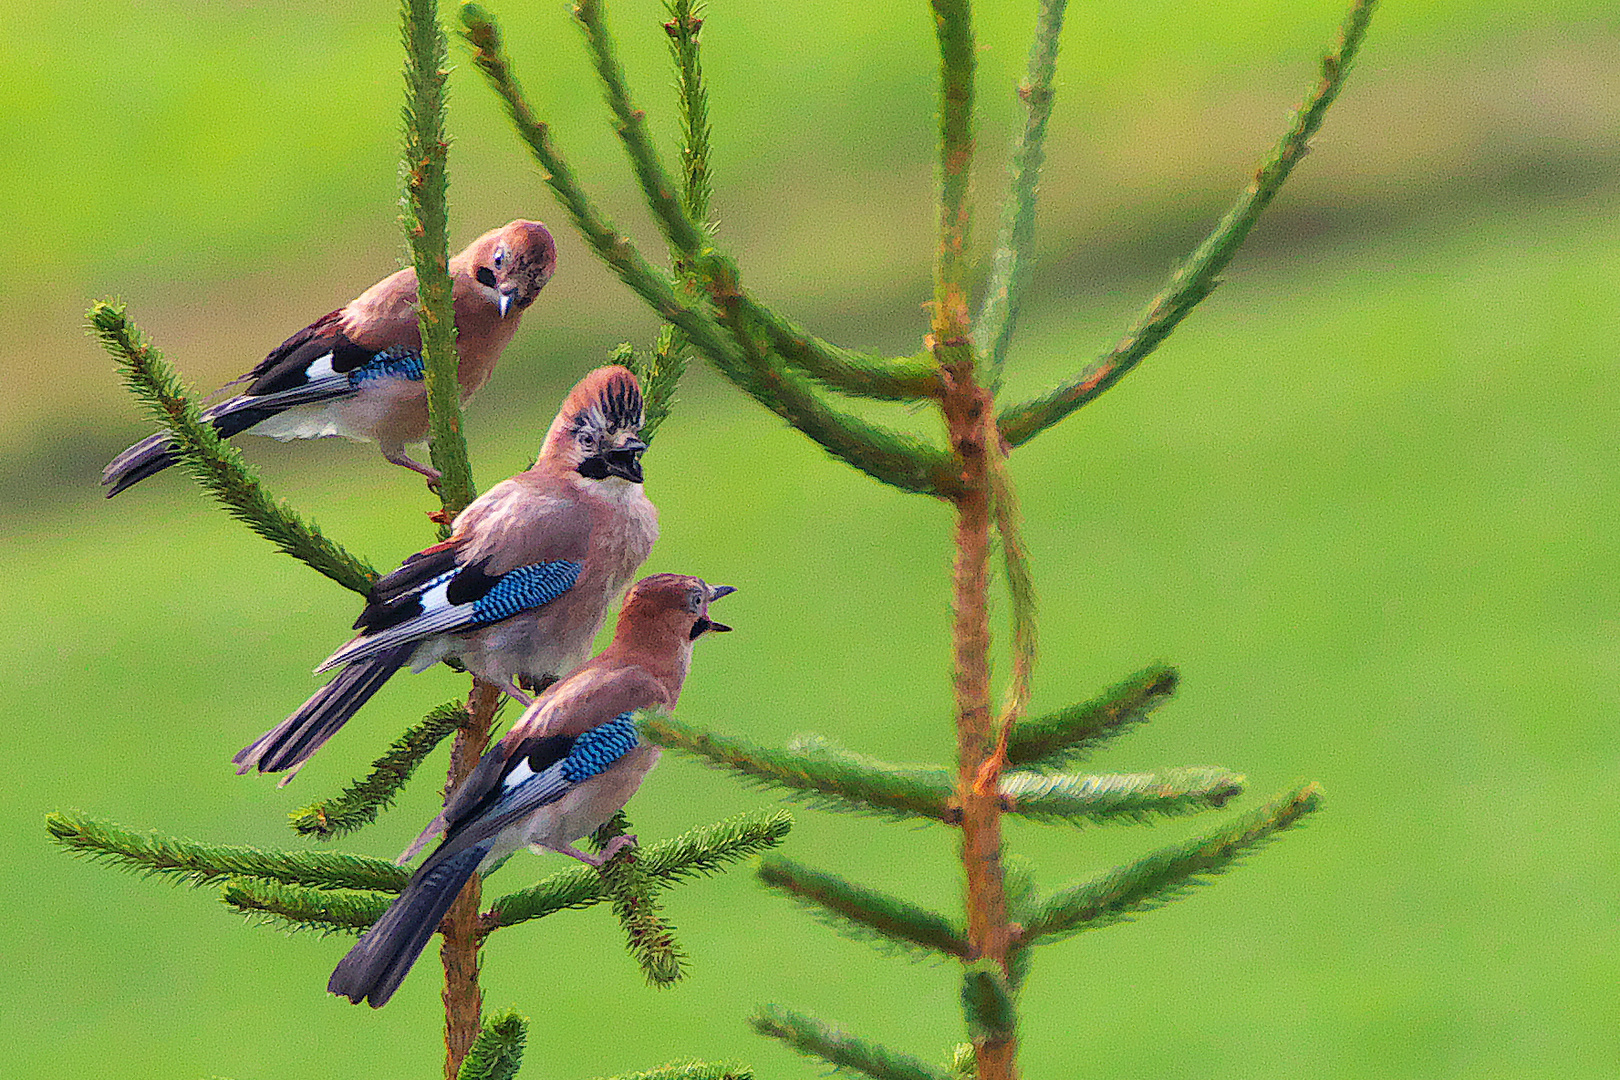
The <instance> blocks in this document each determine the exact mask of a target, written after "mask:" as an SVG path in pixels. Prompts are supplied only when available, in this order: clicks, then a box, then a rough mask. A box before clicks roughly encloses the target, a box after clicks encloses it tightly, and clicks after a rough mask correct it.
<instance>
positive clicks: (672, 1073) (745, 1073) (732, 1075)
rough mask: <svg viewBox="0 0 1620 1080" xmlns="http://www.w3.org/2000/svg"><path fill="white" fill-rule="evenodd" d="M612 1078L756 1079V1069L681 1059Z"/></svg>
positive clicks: (641, 1079) (622, 1079)
mask: <svg viewBox="0 0 1620 1080" xmlns="http://www.w3.org/2000/svg"><path fill="white" fill-rule="evenodd" d="M612 1080H754V1070H753V1069H751V1068H749V1067H748V1066H747V1065H736V1064H731V1063H726V1062H721V1063H718V1064H711V1063H710V1062H707V1061H681V1062H676V1063H675V1064H673V1065H660V1066H659V1067H658V1068H656V1069H648V1070H646V1071H645V1072H634V1073H622V1074H620V1075H619V1076H615V1077H613V1078H612Z"/></svg>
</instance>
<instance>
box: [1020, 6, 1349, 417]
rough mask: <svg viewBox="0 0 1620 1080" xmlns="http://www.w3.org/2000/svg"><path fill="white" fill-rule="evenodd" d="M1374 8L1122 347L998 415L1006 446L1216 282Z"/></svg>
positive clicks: (1154, 342)
mask: <svg viewBox="0 0 1620 1080" xmlns="http://www.w3.org/2000/svg"><path fill="white" fill-rule="evenodd" d="M1376 3H1377V0H1356V3H1355V5H1354V6H1353V7H1352V8H1351V9H1350V13H1349V14H1348V15H1347V16H1346V17H1345V20H1344V23H1343V25H1342V26H1341V27H1340V29H1339V38H1338V41H1337V42H1336V44H1335V45H1334V47H1333V48H1332V49H1331V50H1330V51H1329V52H1328V53H1327V55H1326V56H1324V57H1323V58H1322V73H1321V78H1320V79H1319V81H1318V82H1317V84H1316V86H1315V87H1314V88H1313V89H1312V90H1311V91H1310V93H1309V95H1308V96H1307V97H1306V99H1305V101H1304V103H1303V104H1302V105H1301V106H1300V107H1299V108H1298V109H1297V110H1296V111H1295V112H1294V116H1293V120H1292V122H1291V123H1290V124H1289V128H1288V131H1287V133H1286V134H1285V135H1284V136H1283V137H1282V140H1281V141H1280V142H1279V143H1278V144H1277V146H1276V148H1275V149H1273V150H1272V152H1271V154H1270V156H1269V157H1267V158H1266V160H1265V161H1264V162H1262V163H1261V165H1260V167H1259V168H1258V169H1257V170H1256V171H1255V174H1254V179H1253V180H1252V181H1250V183H1249V186H1248V187H1247V188H1246V189H1245V190H1244V192H1243V194H1242V195H1240V196H1239V197H1238V199H1237V201H1236V202H1234V203H1233V204H1232V206H1231V208H1230V209H1228V210H1227V212H1226V214H1225V216H1224V217H1222V218H1221V220H1220V223H1219V224H1218V225H1216V226H1215V229H1214V231H1213V232H1211V233H1210V234H1209V236H1208V237H1206V238H1205V239H1204V242H1203V243H1201V244H1199V245H1198V248H1197V250H1195V251H1194V252H1193V253H1192V255H1190V256H1189V257H1188V258H1187V260H1186V261H1185V262H1183V263H1182V264H1181V265H1180V266H1179V267H1178V268H1177V269H1176V271H1175V273H1173V274H1172V275H1171V276H1170V280H1169V281H1168V282H1167V283H1166V284H1165V287H1164V289H1163V290H1162V291H1161V292H1160V293H1159V295H1157V296H1155V297H1154V298H1153V301H1152V302H1151V303H1149V304H1148V306H1147V307H1146V308H1145V309H1144V310H1143V312H1142V314H1141V315H1140V316H1138V318H1137V320H1136V322H1135V323H1133V324H1132V325H1131V327H1130V329H1128V330H1127V331H1126V332H1125V336H1124V337H1122V338H1121V339H1120V340H1119V343H1118V344H1117V345H1115V346H1114V348H1113V349H1112V350H1111V351H1109V352H1108V353H1107V354H1105V355H1104V356H1103V357H1102V358H1101V359H1099V360H1098V361H1096V362H1095V363H1093V364H1092V365H1091V366H1090V367H1088V368H1086V369H1085V370H1084V371H1082V372H1081V373H1080V374H1079V375H1077V376H1076V377H1075V378H1073V379H1071V380H1070V381H1068V382H1066V383H1064V384H1063V385H1061V386H1059V387H1057V388H1056V389H1053V390H1051V391H1049V392H1047V393H1046V394H1043V395H1042V396H1040V397H1038V398H1035V399H1034V400H1031V401H1026V402H1023V403H1022V404H1019V405H1014V406H1011V407H1010V408H1007V409H1005V410H1003V411H1002V412H1001V413H1000V415H999V416H998V417H997V421H996V422H997V424H998V425H999V426H1000V428H1001V433H1002V435H1003V436H1004V437H1005V438H1006V440H1007V441H1008V442H1009V443H1010V444H1011V445H1013V446H1019V445H1022V444H1023V443H1026V442H1028V441H1029V440H1030V439H1032V438H1034V437H1035V436H1036V435H1039V434H1040V433H1041V432H1043V431H1045V430H1046V429H1047V428H1049V427H1051V426H1052V425H1054V424H1056V423H1057V422H1058V421H1060V420H1062V419H1063V418H1064V417H1066V416H1068V415H1069V414H1070V413H1072V412H1074V411H1075V410H1076V409H1078V408H1080V406H1082V405H1084V404H1086V403H1087V402H1088V401H1091V400H1093V399H1094V398H1096V397H1097V396H1098V395H1100V394H1102V392H1103V391H1105V390H1107V389H1108V388H1109V387H1111V386H1113V385H1114V384H1115V383H1116V382H1118V381H1119V380H1120V379H1122V378H1124V377H1125V375H1126V374H1127V373H1128V372H1130V370H1131V369H1132V368H1134V367H1135V366H1136V365H1137V364H1138V363H1140V362H1141V361H1142V359H1143V358H1144V357H1146V356H1147V355H1148V354H1149V353H1151V352H1152V351H1153V350H1154V349H1155V348H1157V347H1158V345H1159V343H1160V342H1161V341H1163V340H1164V339H1165V338H1166V337H1167V336H1169V334H1170V332H1171V331H1172V330H1174V329H1175V328H1176V325H1177V324H1178V323H1180V322H1181V320H1182V319H1183V318H1184V317H1186V315H1187V313H1188V312H1190V311H1191V310H1192V309H1193V308H1194V307H1195V306H1197V304H1198V303H1199V302H1200V301H1201V300H1203V299H1204V298H1205V297H1206V296H1208V295H1209V294H1210V293H1211V292H1213V291H1214V290H1215V287H1216V286H1217V285H1218V284H1220V273H1221V271H1222V270H1224V269H1225V268H1226V265H1227V264H1228V263H1230V262H1231V261H1232V256H1234V255H1235V254H1237V249H1238V248H1239V247H1240V246H1241V245H1242V243H1243V241H1244V240H1245V239H1246V238H1247V237H1248V235H1249V230H1250V229H1252V228H1253V227H1254V223H1255V222H1256V221H1257V220H1258V219H1259V217H1260V214H1261V213H1262V212H1263V211H1264V210H1265V208H1266V207H1267V206H1268V205H1269V204H1270V202H1271V200H1272V197H1273V196H1275V195H1276V194H1277V191H1278V189H1279V188H1281V187H1282V185H1283V181H1285V180H1287V179H1288V175H1289V173H1290V172H1292V171H1293V168H1294V166H1295V165H1296V164H1298V163H1299V160H1300V158H1302V157H1304V156H1305V151H1306V150H1307V149H1308V147H1309V144H1310V140H1311V136H1313V135H1315V134H1316V131H1317V129H1318V128H1320V127H1321V126H1322V121H1323V119H1324V118H1325V117H1326V114H1327V109H1328V106H1330V105H1332V104H1333V99H1334V98H1336V97H1337V96H1338V94H1339V90H1340V88H1341V87H1342V86H1343V85H1344V79H1345V76H1346V75H1348V74H1349V71H1350V65H1351V62H1352V61H1353V60H1354V59H1355V55H1356V51H1357V50H1358V49H1359V48H1360V47H1361V42H1362V39H1363V38H1364V37H1365V35H1366V32H1367V24H1368V21H1369V20H1371V18H1372V13H1373V8H1374V6H1375V5H1376Z"/></svg>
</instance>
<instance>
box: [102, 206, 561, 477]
mask: <svg viewBox="0 0 1620 1080" xmlns="http://www.w3.org/2000/svg"><path fill="white" fill-rule="evenodd" d="M556 269H557V248H556V246H555V245H554V244H553V243H552V240H551V233H549V232H547V231H546V227H545V226H544V225H541V224H540V223H539V222H535V221H514V222H511V223H510V224H507V225H504V226H502V227H501V228H499V229H494V230H492V231H490V232H487V233H485V234H484V235H483V236H480V237H479V238H478V239H476V240H474V241H473V242H472V243H471V244H469V245H468V246H467V249H466V250H465V251H463V252H461V253H460V254H458V255H456V256H455V257H454V258H452V259H451V260H450V278H451V285H452V294H451V295H452V299H453V301H454V303H455V311H456V351H457V353H458V354H459V356H460V362H459V365H458V367H457V381H458V382H460V384H461V402H462V404H463V405H465V404H466V403H467V401H468V400H469V399H470V398H471V397H472V395H473V394H474V393H475V392H477V390H478V388H479V387H481V386H483V385H484V383H486V382H487V381H489V376H490V373H491V372H493V371H494V370H495V361H496V360H498V359H499V358H500V355H501V350H502V349H505V348H506V346H507V343H508V342H510V341H511V340H512V335H513V334H515V333H516V332H517V327H518V320H519V319H520V318H521V317H522V315H523V312H524V310H525V309H526V308H527V307H528V306H529V304H531V303H532V302H533V301H534V298H535V297H536V296H538V295H539V293H540V290H541V289H543V288H544V287H545V284H546V282H548V281H550V280H551V275H552V273H553V272H554V271H555V270H556ZM416 302H417V301H416V271H415V269H413V268H409V267H407V268H406V269H404V270H400V271H398V272H397V273H394V274H391V275H389V276H388V277H386V278H383V279H382V280H381V281H379V282H378V283H377V284H375V285H373V286H372V287H371V288H369V289H367V290H366V291H365V292H363V293H361V294H360V295H359V296H358V297H357V298H355V299H354V300H351V301H349V303H348V304H347V305H346V306H344V307H343V308H341V309H339V310H337V311H334V312H332V313H331V314H330V315H327V316H326V317H325V318H322V319H318V320H316V321H315V322H313V323H311V324H310V325H309V326H306V327H305V328H304V329H302V330H300V331H298V333H296V334H294V335H293V336H292V337H290V338H288V339H287V340H286V341H284V342H282V343H281V344H280V345H279V346H277V347H276V349H275V350H274V351H273V352H271V353H270V355H269V356H267V357H265V358H264V359H263V360H262V361H260V362H259V365H258V366H257V367H255V368H254V369H253V370H252V371H250V372H248V373H247V374H246V375H244V376H242V378H241V379H238V380H237V381H238V382H243V381H248V380H251V381H249V383H248V388H247V389H246V390H244V391H242V393H241V394H239V395H237V396H236V397H232V398H227V399H226V400H224V401H221V402H219V403H218V404H217V405H211V406H209V407H208V408H207V409H204V410H203V414H202V415H203V419H205V420H207V421H209V422H210V423H212V424H213V425H214V430H216V431H218V432H219V434H220V435H221V436H223V437H225V438H229V437H231V436H232V435H235V434H237V433H238V432H242V431H247V430H250V429H251V430H252V431H253V432H254V433H255V434H258V435H269V436H271V437H272V438H276V439H282V440H286V439H313V438H316V437H319V436H322V435H342V436H344V437H345V438H349V439H355V440H358V441H361V442H375V443H377V444H379V445H380V446H381V447H382V453H383V457H385V458H387V459H388V460H389V461H391V462H393V463H394V464H395V465H403V466H404V467H405V468H407V469H413V470H415V471H416V472H419V473H421V474H422V475H423V476H426V477H427V478H428V480H429V482H430V483H433V482H436V481H437V480H438V479H439V473H438V470H436V469H434V468H432V467H430V466H427V465H423V464H422V463H421V462H417V461H412V460H411V459H410V458H409V457H407V456H406V455H405V444H406V443H414V442H421V441H422V440H424V439H426V438H427V434H428V411H427V390H426V388H425V384H424V383H423V381H422V380H423V374H422V335H421V331H420V329H419V328H418V326H417V321H416ZM175 460H176V458H175V456H174V453H173V450H172V444H171V443H170V441H169V437H168V435H166V434H164V433H161V432H160V433H158V434H156V435H152V436H149V437H148V438H145V439H142V440H141V441H140V442H138V443H136V444H135V445H134V446H132V447H130V448H129V449H128V450H125V451H124V452H123V453H122V454H119V455H118V456H117V457H116V458H114V459H113V460H112V462H111V463H110V464H108V466H107V468H106V469H105V470H103V471H102V474H101V482H102V483H103V484H105V485H106V486H107V497H108V498H111V497H112V496H114V495H117V494H118V493H119V492H120V491H123V490H124V489H125V488H127V487H129V486H130V485H131V484H135V483H138V482H139V481H141V480H144V479H146V478H147V477H148V476H151V475H153V474H154V473H158V472H162V471H163V470H164V469H167V468H168V467H169V466H170V465H173V464H174V463H175Z"/></svg>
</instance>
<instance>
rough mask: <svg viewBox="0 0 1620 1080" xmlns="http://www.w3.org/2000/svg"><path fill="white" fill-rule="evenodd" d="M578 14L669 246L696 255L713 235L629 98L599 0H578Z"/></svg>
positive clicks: (622, 139) (643, 188)
mask: <svg viewBox="0 0 1620 1080" xmlns="http://www.w3.org/2000/svg"><path fill="white" fill-rule="evenodd" d="M574 19H575V21H577V22H578V23H579V28H580V29H581V30H582V31H583V32H584V34H585V45H586V48H587V50H588V51H589V52H590V55H591V63H592V64H593V65H594V66H595V68H596V74H597V76H598V77H599V78H600V79H601V80H602V90H603V92H604V93H605V94H606V96H607V104H608V109H609V111H611V112H612V113H613V119H614V130H615V131H616V132H617V133H618V136H619V141H620V142H622V143H623V144H624V149H625V153H626V155H627V156H628V157H629V159H630V166H631V168H632V169H633V170H634V172H635V174H636V180H637V181H638V182H639V183H640V185H641V192H642V194H643V195H644V196H645V197H646V199H647V206H648V208H649V209H651V210H652V214H653V219H654V220H655V221H657V222H658V227H659V228H660V229H662V230H663V232H664V238H665V239H666V240H667V241H669V245H670V247H671V248H673V249H675V250H677V251H680V252H682V253H683V254H685V255H687V256H690V257H696V256H697V255H698V254H699V253H700V252H702V250H703V249H704V247H705V246H706V245H707V244H708V242H709V237H708V236H707V235H706V234H705V232H704V230H703V228H702V226H700V225H698V224H697V222H696V221H695V220H693V219H692V218H691V217H688V216H687V213H686V209H685V207H683V206H682V205H681V194H682V192H681V189H680V187H679V186H678V185H677V184H676V183H675V181H674V179H673V178H672V177H671V176H670V175H669V172H668V171H667V170H666V169H665V168H664V164H663V162H662V161H660V160H659V157H658V151H657V149H656V148H655V147H654V146H653V144H652V136H651V135H649V134H648V133H647V114H646V113H644V112H642V111H641V110H640V109H638V108H636V107H635V105H634V104H632V103H631V101H630V88H629V86H628V85H627V84H626V82H625V78H624V67H623V65H621V64H620V63H619V57H618V54H617V52H616V50H615V48H614V45H613V38H612V36H611V35H609V34H608V30H607V26H606V24H604V23H603V21H602V7H601V4H600V2H599V0H575V3H574Z"/></svg>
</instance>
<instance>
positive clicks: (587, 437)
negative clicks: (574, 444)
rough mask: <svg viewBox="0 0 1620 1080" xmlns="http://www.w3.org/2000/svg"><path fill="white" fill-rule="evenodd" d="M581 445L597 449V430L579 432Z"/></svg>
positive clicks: (589, 448) (588, 448)
mask: <svg viewBox="0 0 1620 1080" xmlns="http://www.w3.org/2000/svg"><path fill="white" fill-rule="evenodd" d="M579 445H581V446H583V447H584V448H585V449H587V450H594V449H596V432H594V431H582V432H580V433H579Z"/></svg>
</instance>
